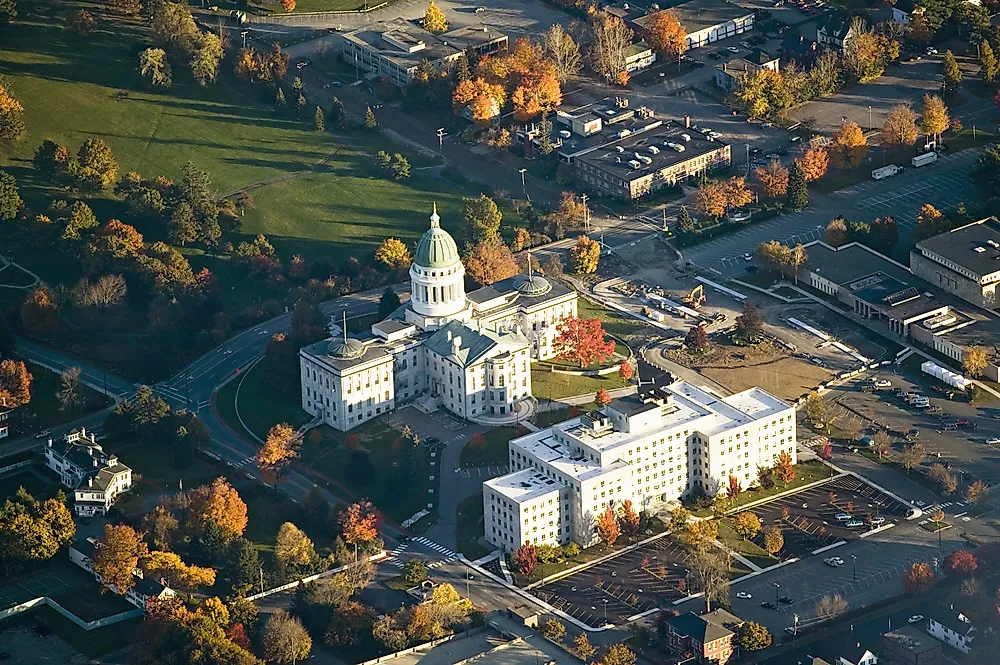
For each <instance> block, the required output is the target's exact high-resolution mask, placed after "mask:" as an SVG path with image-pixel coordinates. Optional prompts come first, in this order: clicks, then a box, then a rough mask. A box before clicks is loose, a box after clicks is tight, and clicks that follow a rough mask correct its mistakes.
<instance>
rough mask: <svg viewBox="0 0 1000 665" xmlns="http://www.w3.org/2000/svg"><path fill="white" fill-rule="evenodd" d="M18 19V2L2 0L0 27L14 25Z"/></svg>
mask: <svg viewBox="0 0 1000 665" xmlns="http://www.w3.org/2000/svg"><path fill="white" fill-rule="evenodd" d="M15 18H17V0H0V26H3V25H6V24H9V23H13V22H14V19H15Z"/></svg>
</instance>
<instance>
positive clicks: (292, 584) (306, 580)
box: [247, 550, 388, 600]
mask: <svg viewBox="0 0 1000 665" xmlns="http://www.w3.org/2000/svg"><path fill="white" fill-rule="evenodd" d="M387 556H388V554H386V552H385V550H382V551H381V552H379V553H378V554H372V555H371V556H370V557H368V560H369V561H381V560H382V559H384V558H386V557H387ZM356 565H358V564H357V563H349V564H347V565H346V566H341V567H340V568H331V569H330V570H325V571H323V572H322V573H316V574H315V575H309V576H308V577H303V578H302V579H300V580H295V581H294V582H289V583H288V584H282V585H281V586H277V587H274V588H273V589H268V590H267V591H262V592H260V593H255V594H254V595H252V596H247V600H257V599H259V598H266V597H267V596H270V595H272V594H275V593H281V592H282V591H288V590H289V589H294V588H295V587H297V586H298V585H299V584H306V583H309V582H314V581H316V580H318V579H321V578H323V577H329V576H330V575H336V574H337V573H340V572H343V571H345V570H347V569H348V568H350V567H352V566H356Z"/></svg>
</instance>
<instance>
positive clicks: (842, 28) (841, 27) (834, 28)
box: [817, 12, 851, 39]
mask: <svg viewBox="0 0 1000 665" xmlns="http://www.w3.org/2000/svg"><path fill="white" fill-rule="evenodd" d="M817 30H818V31H819V32H824V33H826V34H827V35H829V36H830V37H835V38H837V39H843V38H844V37H846V36H847V33H848V32H850V30H851V17H850V16H848V15H847V14H843V13H841V12H834V13H832V14H828V15H827V17H826V20H825V21H823V22H822V23H821V24H820V25H819V27H818V28H817Z"/></svg>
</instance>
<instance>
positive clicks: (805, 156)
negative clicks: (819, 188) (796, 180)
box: [795, 146, 830, 182]
mask: <svg viewBox="0 0 1000 665" xmlns="http://www.w3.org/2000/svg"><path fill="white" fill-rule="evenodd" d="M795 161H796V162H798V164H799V166H800V167H801V168H802V174H803V175H804V176H805V178H806V182H812V181H813V180H819V179H820V178H822V177H823V176H824V175H826V171H827V169H829V168H830V154H829V153H828V152H827V151H826V148H823V147H820V146H813V147H811V148H809V149H807V150H806V151H805V152H804V153H802V156H801V157H799V158H798V159H796V160H795Z"/></svg>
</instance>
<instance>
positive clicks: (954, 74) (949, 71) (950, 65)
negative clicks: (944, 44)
mask: <svg viewBox="0 0 1000 665" xmlns="http://www.w3.org/2000/svg"><path fill="white" fill-rule="evenodd" d="M941 72H942V75H943V76H944V87H945V89H946V90H952V89H954V88H957V87H958V86H959V84H961V83H962V70H961V69H959V67H958V60H956V59H955V54H954V53H952V52H951V51H945V53H944V61H943V62H942V63H941Z"/></svg>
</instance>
